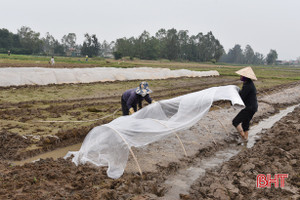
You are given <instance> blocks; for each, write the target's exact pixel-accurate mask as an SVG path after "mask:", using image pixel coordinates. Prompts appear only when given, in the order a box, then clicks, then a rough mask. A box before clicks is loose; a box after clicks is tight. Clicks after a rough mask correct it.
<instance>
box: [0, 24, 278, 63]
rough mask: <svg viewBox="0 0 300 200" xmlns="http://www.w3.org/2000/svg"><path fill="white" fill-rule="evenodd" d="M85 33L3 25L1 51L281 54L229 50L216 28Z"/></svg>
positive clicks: (258, 57) (251, 58)
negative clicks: (113, 35) (109, 35)
mask: <svg viewBox="0 0 300 200" xmlns="http://www.w3.org/2000/svg"><path fill="white" fill-rule="evenodd" d="M84 37H85V40H84V41H83V43H82V44H79V45H78V44H77V43H76V39H77V38H76V34H75V33H68V34H67V35H64V36H63V37H62V38H61V40H60V41H59V40H57V39H55V38H54V37H53V36H52V35H51V34H50V33H49V32H47V33H46V35H45V37H41V35H40V33H38V32H35V31H33V30H32V29H31V28H30V27H26V26H22V27H21V28H20V29H18V30H17V34H14V33H12V32H10V31H8V30H7V29H5V28H3V29H0V53H6V52H7V51H8V50H10V51H11V53H14V54H37V55H61V56H80V55H83V56H85V55H88V56H89V57H94V56H100V57H105V56H106V55H108V54H111V53H112V54H113V55H114V57H115V58H116V59H120V58H122V57H129V58H131V59H133V58H139V59H147V60H157V59H168V60H177V61H195V62H213V63H214V62H226V63H236V64H263V63H268V64H273V63H275V61H276V59H277V57H278V55H277V52H276V50H271V51H270V53H269V54H268V55H267V57H264V56H263V55H262V54H261V53H258V52H254V50H253V49H252V48H251V46H250V45H247V46H246V48H245V50H242V48H241V46H240V45H238V44H237V45H235V46H234V47H233V48H232V49H229V51H228V53H226V52H225V50H224V48H223V46H222V45H221V43H220V41H219V40H218V39H217V38H215V36H214V35H213V33H212V32H208V33H207V34H203V33H198V34H196V35H191V36H190V35H189V33H188V31H187V30H179V31H177V30H176V29H174V28H172V29H169V30H166V29H160V30H158V31H157V32H156V33H155V36H151V35H150V34H149V32H147V31H144V32H143V33H142V34H141V35H139V36H137V37H130V38H126V37H124V38H119V39H117V40H116V41H112V42H110V43H109V42H107V41H105V40H104V41H103V42H102V43H100V42H99V40H98V38H97V36H96V35H95V34H91V35H90V34H88V33H86V34H85V35H84Z"/></svg>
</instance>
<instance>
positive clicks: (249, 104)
mask: <svg viewBox="0 0 300 200" xmlns="http://www.w3.org/2000/svg"><path fill="white" fill-rule="evenodd" d="M239 93H240V96H241V98H242V100H243V101H244V104H245V106H246V108H245V109H247V110H251V111H253V112H256V111H257V108H258V104H257V98H256V88H255V86H254V83H253V81H252V80H251V79H247V80H246V81H245V82H244V84H243V87H242V90H241V91H240V92H239Z"/></svg>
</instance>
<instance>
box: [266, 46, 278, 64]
mask: <svg viewBox="0 0 300 200" xmlns="http://www.w3.org/2000/svg"><path fill="white" fill-rule="evenodd" d="M277 58H278V54H277V52H276V50H273V49H271V50H270V52H269V53H268V55H267V58H266V61H267V64H268V65H272V64H275V62H276V60H277Z"/></svg>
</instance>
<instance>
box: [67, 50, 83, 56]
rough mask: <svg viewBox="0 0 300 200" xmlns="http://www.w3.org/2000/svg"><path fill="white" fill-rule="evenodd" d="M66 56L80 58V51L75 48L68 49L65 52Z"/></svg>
mask: <svg viewBox="0 0 300 200" xmlns="http://www.w3.org/2000/svg"><path fill="white" fill-rule="evenodd" d="M66 55H67V56H70V57H80V56H81V52H80V50H78V49H76V48H69V49H68V50H67V51H66Z"/></svg>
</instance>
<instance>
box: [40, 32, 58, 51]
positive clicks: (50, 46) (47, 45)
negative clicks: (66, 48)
mask: <svg viewBox="0 0 300 200" xmlns="http://www.w3.org/2000/svg"><path fill="white" fill-rule="evenodd" d="M42 41H43V51H44V53H45V54H46V55H52V54H54V48H55V46H54V45H55V38H54V37H53V36H52V35H50V33H49V32H47V33H46V37H44V38H42Z"/></svg>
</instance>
